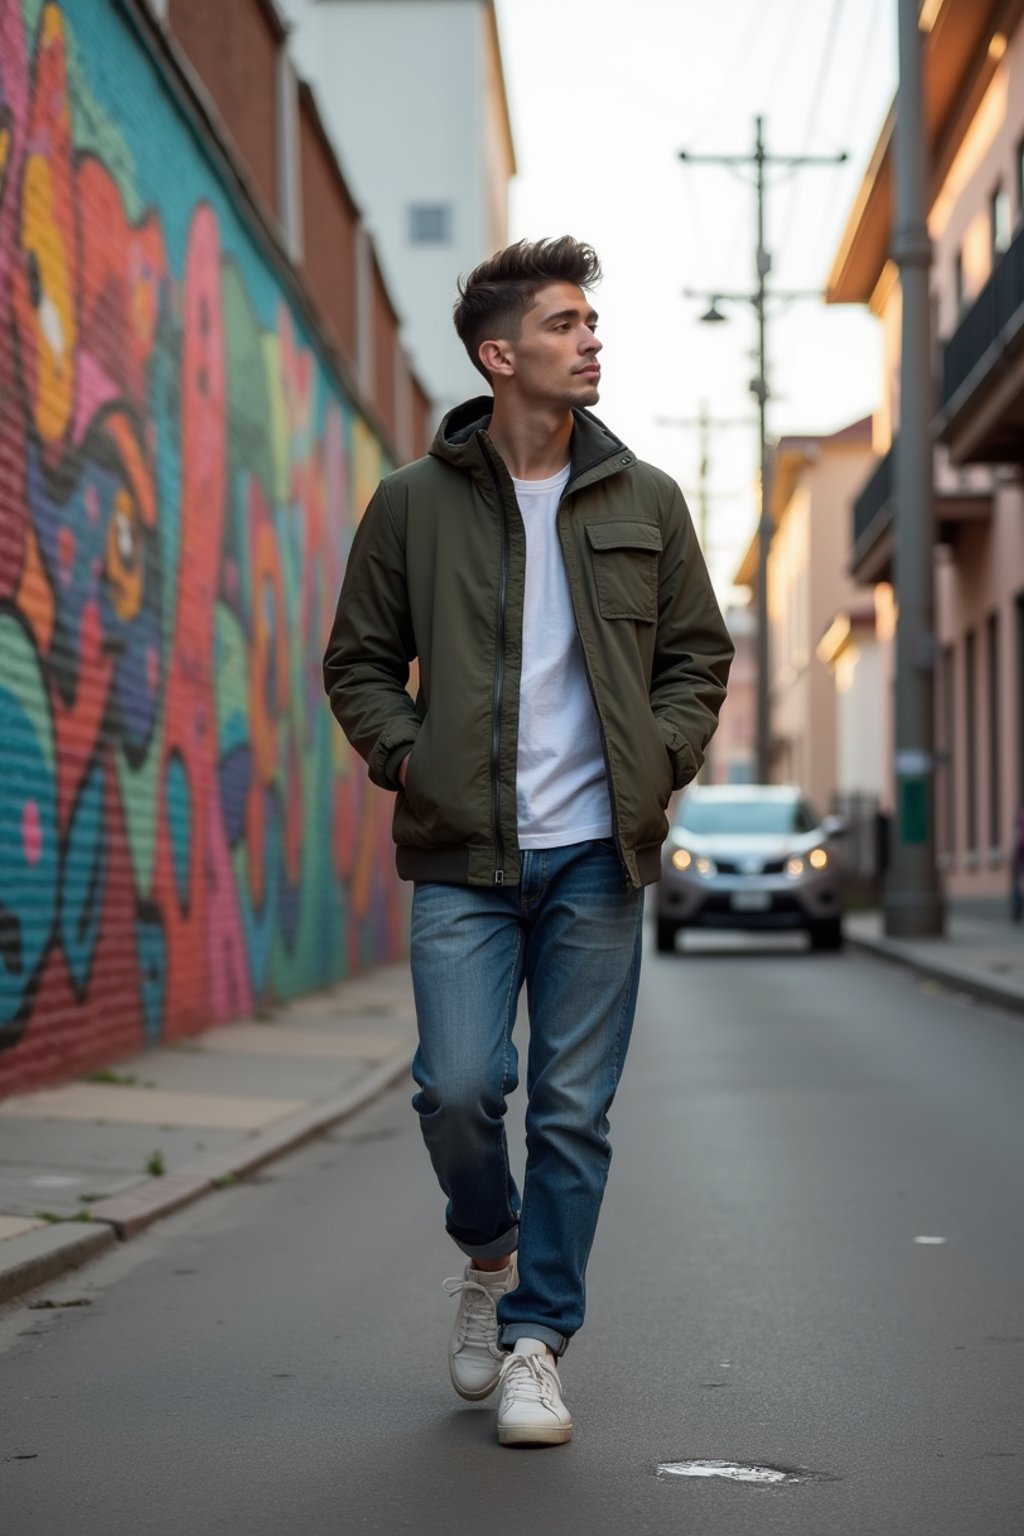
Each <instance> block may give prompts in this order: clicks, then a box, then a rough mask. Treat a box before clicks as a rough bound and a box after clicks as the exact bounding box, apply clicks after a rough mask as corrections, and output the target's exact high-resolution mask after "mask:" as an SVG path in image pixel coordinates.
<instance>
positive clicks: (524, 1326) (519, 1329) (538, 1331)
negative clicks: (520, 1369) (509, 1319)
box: [498, 1323, 569, 1356]
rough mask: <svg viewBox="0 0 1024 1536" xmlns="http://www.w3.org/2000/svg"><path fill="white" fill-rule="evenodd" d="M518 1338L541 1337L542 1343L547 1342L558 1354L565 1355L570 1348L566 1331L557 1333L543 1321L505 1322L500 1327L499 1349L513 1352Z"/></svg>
mask: <svg viewBox="0 0 1024 1536" xmlns="http://www.w3.org/2000/svg"><path fill="white" fill-rule="evenodd" d="M518 1339H540V1341H541V1343H542V1344H546V1345H547V1347H548V1349H550V1350H551V1351H552V1353H553V1354H555V1355H558V1356H561V1355H564V1354H565V1352H566V1350H567V1349H568V1348H569V1340H568V1338H567V1337H566V1336H565V1334H564V1333H556V1332H555V1330H554V1329H553V1328H547V1327H545V1325H544V1324H543V1323H505V1324H504V1326H503V1327H501V1328H499V1329H498V1348H499V1349H503V1350H505V1351H506V1352H507V1353H509V1354H511V1352H512V1346H513V1344H515V1343H516V1341H517V1340H518Z"/></svg>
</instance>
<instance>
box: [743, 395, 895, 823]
mask: <svg viewBox="0 0 1024 1536" xmlns="http://www.w3.org/2000/svg"><path fill="white" fill-rule="evenodd" d="M870 462H871V423H870V420H869V419H867V418H865V419H864V420H863V421H856V422H854V423H853V424H852V425H850V426H848V427H844V428H843V429H842V430H841V431H838V432H833V433H832V434H830V435H828V436H806V437H783V438H781V439H780V441H779V442H778V443H777V444H776V446H775V449H774V452H773V455H772V476H771V506H770V511H771V521H772V544H771V549H770V551H769V555H768V654H769V702H770V720H771V770H772V779H773V781H774V782H776V783H796V784H799V785H800V786H801V788H802V789H803V790H804V791H805V792H806V794H807V795H808V796H809V797H810V799H811V800H812V801H813V802H814V804H815V805H816V806H817V807H818V808H819V810H827V809H828V808H829V807H830V806H831V804H832V803H833V800H834V798H835V795H836V792H837V790H838V789H839V788H840V787H843V788H844V789H846V790H848V791H855V790H856V791H866V790H874V789H876V788H877V783H876V781H877V777H878V772H877V767H876V763H875V758H876V757H880V753H881V742H880V738H879V731H878V726H877V711H876V712H875V716H876V718H875V721H874V722H872V719H871V710H870V708H869V709H868V710H867V711H864V710H863V708H862V705H861V698H862V695H863V693H864V688H865V684H867V685H868V686H870V680H871V679H872V678H873V676H874V672H875V670H876V668H875V661H874V657H873V654H872V653H873V649H874V646H873V643H872V644H871V645H868V644H866V643H865V641H864V638H863V636H862V637H861V641H860V644H859V645H858V647H857V650H856V655H854V654H853V652H852V651H851V650H849V649H848V651H847V659H846V662H845V686H844V687H843V688H842V689H840V690H839V691H838V693H837V689H836V685H835V682H834V680H833V677H834V668H833V661H834V658H832V657H831V656H828V657H823V655H822V654H821V652H820V650H819V643H820V641H821V639H822V637H823V635H824V634H825V632H826V631H827V630H829V629H830V628H831V626H832V625H833V624H834V622H835V619H836V616H837V614H839V613H841V612H844V613H847V614H848V615H850V616H851V633H852V625H853V617H854V616H856V619H857V622H858V623H859V610H860V609H861V608H862V607H863V595H862V594H860V593H858V592H857V589H856V588H855V587H854V585H853V583H852V582H851V580H850V578H849V577H848V576H847V575H846V573H845V571H844V557H845V535H846V528H847V519H848V515H849V502H850V497H851V496H852V494H853V492H854V490H855V489H856V488H857V487H858V486H859V485H860V483H861V482H862V481H863V479H864V475H865V472H866V470H867V468H868V466H869V464H870ZM757 550H758V540H757V535H756V534H755V536H754V538H753V539H752V541H751V543H750V546H749V547H748V549H747V551H746V554H745V555H744V557H743V560H742V562H741V564H740V567H739V570H738V571H737V572H736V576H735V578H734V580H735V582H736V584H737V585H738V586H748V587H753V586H754V584H755V581H756V575H757ZM854 721H856V722H857V724H859V725H861V726H862V727H864V726H866V727H867V733H866V734H865V735H863V736H862V737H861V738H860V740H859V747H860V752H859V753H858V756H857V760H856V762H853V763H851V761H850V754H849V752H848V751H846V752H844V751H843V750H842V749H841V745H840V743H841V739H842V740H844V741H845V735H848V734H849V733H850V730H851V729H854V728H855V727H854V725H853V722H854ZM841 725H842V726H843V727H844V731H845V734H844V735H843V736H842V737H841V730H840V727H841ZM869 742H870V743H871V744H872V747H873V749H872V748H869Z"/></svg>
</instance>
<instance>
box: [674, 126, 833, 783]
mask: <svg viewBox="0 0 1024 1536" xmlns="http://www.w3.org/2000/svg"><path fill="white" fill-rule="evenodd" d="M754 123H755V134H754V153H753V154H752V155H693V154H690V153H689V152H688V151H687V150H681V151H680V153H679V158H680V160H685V161H686V162H687V164H689V165H734V166H735V165H753V166H754V168H755V173H756V175H755V186H756V189H757V249H756V272H757V288H756V289H755V291H754V292H753V293H710V294H704V295H703V297H705V298H708V299H710V304H711V307H710V308H709V310H708V312H707V314H706V315H704V316H703V319H704V320H707V321H718V320H724V319H725V316H724V315H723V314H721V312H720V311H719V309H718V303H719V301H720V300H727V301H729V302H736V303H745V304H752V305H753V306H754V311H755V313H756V315H757V377H756V378H754V379H751V381H750V391H751V394H752V395H753V396H754V398H755V399H756V400H757V407H758V434H759V449H760V455H759V456H760V465H761V474H760V484H759V490H758V519H757V584H756V587H755V593H754V596H755V603H756V606H757V727H756V730H757V742H756V756H757V777H758V781H759V782H760V783H762V784H767V783H768V782H769V781H770V779H771V704H770V691H769V681H770V677H769V655H768V551H769V549H770V547H771V537H772V528H771V487H770V483H769V481H770V475H771V460H770V453H769V446H768V420H767V406H768V359H767V337H766V317H767V301H768V299H769V298H785V299H797V298H820V297H821V294H820V291H818V290H816V291H814V292H813V293H804V292H798V293H780V292H779V291H778V290H774V291H773V292H772V293H770V294H769V292H768V289H767V286H766V279H767V277H768V274H769V273H770V272H771V269H772V259H771V256H770V255H769V254H768V251H767V250H766V248H765V195H766V187H765V168H766V166H768V165H785V166H790V167H794V168H795V167H797V166H802V165H840V164H842V163H843V162H844V161H845V160H846V158H847V156H846V152H845V150H844V151H843V152H842V153H841V154H838V155H772V154H769V153H768V151H767V150H766V149H765V144H764V119H763V118H762V117H757V118H755V119H754ZM684 291H685V292H686V293H687V294H688V295H689V296H691V297H693V296H694V295H693V290H691V289H686V290H684ZM698 296H699V295H698Z"/></svg>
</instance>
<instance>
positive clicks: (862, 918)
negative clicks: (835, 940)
mask: <svg viewBox="0 0 1024 1536" xmlns="http://www.w3.org/2000/svg"><path fill="white" fill-rule="evenodd" d="M845 927H846V936H847V940H848V942H849V943H850V944H851V945H852V946H853V947H854V948H857V949H863V950H866V951H869V952H870V953H872V954H876V955H880V956H881V957H882V958H883V959H886V960H893V961H895V962H897V963H898V964H900V965H906V966H910V968H911V969H912V970H914V971H916V972H917V973H918V975H920V976H925V977H928V978H929V979H930V980H931V981H936V982H938V983H940V984H941V985H942V986H946V987H950V988H952V989H954V990H955V991H958V992H966V993H967V994H968V995H969V996H971V997H977V998H979V999H981V1000H982V1001H983V1002H987V1003H996V1004H997V1005H998V1006H1000V1007H1002V1008H1010V1009H1012V1010H1013V1011H1014V1012H1017V1013H1024V928H1021V927H1019V926H1017V925H1016V924H1014V923H1012V922H1011V921H1010V919H1009V916H1008V914H1007V911H1006V905H1005V903H1003V902H999V901H977V902H974V901H962V902H951V903H950V904H949V907H948V909H947V912H946V933H945V937H944V938H941V939H889V938H886V937H885V933H884V924H883V920H882V914H881V912H851V913H849V914H848V915H847V918H846V924H845Z"/></svg>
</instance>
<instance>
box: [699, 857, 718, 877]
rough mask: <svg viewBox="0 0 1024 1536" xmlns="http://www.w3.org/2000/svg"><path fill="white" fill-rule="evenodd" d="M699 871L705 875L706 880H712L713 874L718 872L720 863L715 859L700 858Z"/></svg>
mask: <svg viewBox="0 0 1024 1536" xmlns="http://www.w3.org/2000/svg"><path fill="white" fill-rule="evenodd" d="M697 873H698V875H703V876H704V878H705V880H710V879H711V876H712V875H717V874H718V865H717V864H716V863H715V861H714V859H707V858H700V859H698V860H697Z"/></svg>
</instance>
